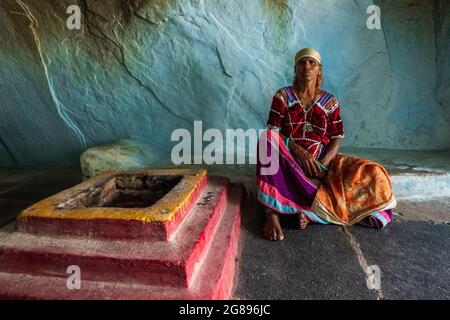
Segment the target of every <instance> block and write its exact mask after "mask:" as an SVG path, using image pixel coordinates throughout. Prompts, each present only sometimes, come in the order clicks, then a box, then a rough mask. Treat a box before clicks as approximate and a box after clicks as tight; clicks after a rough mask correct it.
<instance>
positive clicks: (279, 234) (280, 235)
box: [278, 232, 284, 240]
mask: <svg viewBox="0 0 450 320" xmlns="http://www.w3.org/2000/svg"><path fill="white" fill-rule="evenodd" d="M283 239H284V234H283V233H282V232H279V233H278V240H283Z"/></svg>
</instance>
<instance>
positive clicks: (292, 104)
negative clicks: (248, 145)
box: [267, 87, 344, 159]
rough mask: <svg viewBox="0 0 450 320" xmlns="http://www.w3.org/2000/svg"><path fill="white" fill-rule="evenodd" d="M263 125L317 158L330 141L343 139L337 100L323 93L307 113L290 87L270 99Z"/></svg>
mask: <svg viewBox="0 0 450 320" xmlns="http://www.w3.org/2000/svg"><path fill="white" fill-rule="evenodd" d="M267 125H268V127H269V128H271V129H278V130H280V132H281V133H283V134H284V135H285V136H287V137H290V138H291V139H292V140H293V141H294V142H295V143H297V144H298V145H300V146H301V147H303V148H305V149H307V150H308V151H309V152H310V153H311V155H313V156H314V157H315V158H316V159H319V158H320V157H321V156H322V155H323V152H324V151H325V148H324V146H326V145H327V144H328V143H329V142H330V140H331V139H340V138H344V126H343V123H342V119H341V111H340V107H339V103H338V101H337V99H336V98H335V97H334V96H333V95H332V94H330V93H328V92H325V91H323V92H322V94H321V95H320V97H319V98H317V100H315V101H314V103H313V105H312V106H311V107H310V108H309V110H306V111H304V110H303V108H302V106H301V101H300V99H299V98H298V97H297V95H296V94H295V92H294V90H293V88H292V87H285V88H282V89H280V90H278V91H277V93H276V94H275V95H274V97H273V100H272V107H271V109H270V113H269V120H268V121H267Z"/></svg>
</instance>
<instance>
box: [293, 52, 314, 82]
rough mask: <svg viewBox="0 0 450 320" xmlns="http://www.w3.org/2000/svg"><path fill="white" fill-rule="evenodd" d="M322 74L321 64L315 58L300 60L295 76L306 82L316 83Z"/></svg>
mask: <svg viewBox="0 0 450 320" xmlns="http://www.w3.org/2000/svg"><path fill="white" fill-rule="evenodd" d="M319 73H320V64H319V63H318V62H317V61H316V60H315V59H313V58H308V57H305V58H303V59H300V60H299V61H298V62H297V64H296V66H295V74H296V75H297V76H298V77H300V78H302V79H305V80H306V81H314V80H316V79H317V76H318V75H319Z"/></svg>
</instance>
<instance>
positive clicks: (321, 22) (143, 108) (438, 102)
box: [0, 0, 450, 165]
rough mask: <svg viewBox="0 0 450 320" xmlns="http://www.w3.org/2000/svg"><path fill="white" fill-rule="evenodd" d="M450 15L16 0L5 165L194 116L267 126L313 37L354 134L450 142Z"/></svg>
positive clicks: (54, 159)
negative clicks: (77, 22) (377, 20)
mask: <svg viewBox="0 0 450 320" xmlns="http://www.w3.org/2000/svg"><path fill="white" fill-rule="evenodd" d="M72 4H78V5H79V6H80V7H81V9H82V10H81V11H82V21H81V22H82V29H81V30H69V29H68V28H67V27H66V20H67V18H68V17H69V15H68V14H67V13H66V9H67V7H68V6H69V5H72ZM372 4H376V5H378V6H380V8H381V18H382V29H381V30H369V29H368V28H367V27H366V20H367V18H368V17H369V14H368V13H367V12H366V10H367V8H368V6H369V5H372ZM449 20H450V3H448V1H446V0H436V1H420V0H402V1H393V0H375V1H369V0H358V1H352V0H345V1H342V0H323V1H312V0H250V1H229V0H186V1H179V0H139V1H137V0H105V1H94V0H60V1H52V0H40V1H34V0H2V1H0V30H1V32H0V42H1V44H2V45H1V48H0V79H1V81H0V114H1V115H2V116H1V117H0V165H9V164H62V163H76V162H78V159H79V156H80V154H81V153H82V152H83V151H84V150H85V149H86V148H88V147H91V146H96V145H99V144H103V143H106V142H109V141H115V140H119V139H126V138H133V139H138V140H141V141H144V142H147V143H149V144H151V145H152V146H154V147H155V148H160V149H162V150H167V151H169V150H170V149H171V147H172V146H173V145H174V144H175V142H171V141H170V136H171V133H172V131H173V130H174V129H176V128H186V129H189V130H192V126H193V121H194V120H203V128H204V130H205V129H207V128H218V129H220V130H225V129H227V128H243V129H247V128H256V129H259V128H263V127H264V126H265V122H266V119H267V115H268V112H269V108H270V102H271V98H272V95H273V94H274V92H275V90H276V89H278V88H280V87H282V86H285V85H288V84H289V83H291V81H292V78H293V63H292V59H293V56H294V54H295V52H296V51H297V50H298V49H299V48H302V47H309V46H312V47H315V48H317V49H318V50H319V51H320V52H321V53H322V56H323V67H324V75H325V77H324V80H325V83H324V89H325V90H328V91H330V92H332V93H334V94H335V95H336V96H337V97H338V99H339V100H340V102H341V106H342V113H343V119H344V122H345V128H346V139H345V143H344V145H345V146H351V147H373V148H375V147H376V148H398V149H445V148H450V135H449V134H448V132H449V130H450V117H449V114H450V112H449V111H450V104H449V101H450V93H449V71H448V68H449V59H450V58H449V57H450V54H449V47H448V36H449Z"/></svg>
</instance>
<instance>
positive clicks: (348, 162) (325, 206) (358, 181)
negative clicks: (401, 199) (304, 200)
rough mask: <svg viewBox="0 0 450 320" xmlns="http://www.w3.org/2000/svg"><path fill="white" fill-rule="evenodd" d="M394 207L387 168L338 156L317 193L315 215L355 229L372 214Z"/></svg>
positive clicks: (359, 159)
mask: <svg viewBox="0 0 450 320" xmlns="http://www.w3.org/2000/svg"><path fill="white" fill-rule="evenodd" d="M395 204H396V201H395V198H394V195H393V192H392V184H391V180H390V178H389V175H388V173H387V171H386V169H385V168H384V167H382V166H381V165H379V164H377V163H375V162H373V161H370V160H367V159H363V158H358V157H353V156H350V155H346V154H342V153H338V154H337V155H336V157H335V159H333V161H332V162H331V164H330V166H329V171H328V173H327V175H326V176H325V177H324V179H323V182H322V184H321V186H320V187H319V190H318V191H317V193H316V196H315V199H314V203H313V211H314V212H318V213H319V214H320V216H322V217H323V218H325V219H327V220H328V221H330V222H339V223H340V224H345V225H353V224H355V223H357V222H359V221H361V220H362V219H364V218H365V217H367V216H369V215H370V214H371V213H372V212H374V211H378V210H383V209H385V208H393V207H395Z"/></svg>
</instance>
